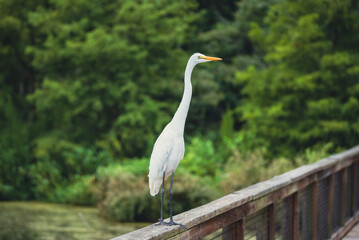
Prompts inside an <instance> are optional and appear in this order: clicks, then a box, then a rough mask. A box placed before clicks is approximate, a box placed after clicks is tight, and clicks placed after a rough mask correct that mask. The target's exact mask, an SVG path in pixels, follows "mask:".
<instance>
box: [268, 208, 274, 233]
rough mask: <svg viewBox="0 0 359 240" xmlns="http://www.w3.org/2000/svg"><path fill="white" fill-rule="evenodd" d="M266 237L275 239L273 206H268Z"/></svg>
mask: <svg viewBox="0 0 359 240" xmlns="http://www.w3.org/2000/svg"><path fill="white" fill-rule="evenodd" d="M268 239H269V240H275V206H274V204H271V205H269V206H268Z"/></svg>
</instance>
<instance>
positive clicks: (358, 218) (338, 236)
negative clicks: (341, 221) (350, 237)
mask: <svg viewBox="0 0 359 240" xmlns="http://www.w3.org/2000/svg"><path fill="white" fill-rule="evenodd" d="M358 222H359V212H358V213H357V214H356V215H354V216H353V217H352V218H350V219H349V220H348V221H347V222H346V223H345V225H344V226H342V227H341V228H339V229H338V231H336V232H335V233H334V234H333V235H332V237H331V239H332V240H339V239H342V238H343V237H344V236H345V235H346V234H347V233H348V232H349V231H350V230H351V229H352V228H353V227H354V225H355V224H357V223H358Z"/></svg>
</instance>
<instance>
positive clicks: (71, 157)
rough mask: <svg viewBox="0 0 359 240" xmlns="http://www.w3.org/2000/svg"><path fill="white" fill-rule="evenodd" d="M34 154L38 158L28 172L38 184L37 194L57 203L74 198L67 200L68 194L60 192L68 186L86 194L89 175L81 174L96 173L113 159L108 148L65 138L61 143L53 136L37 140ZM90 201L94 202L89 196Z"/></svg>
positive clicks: (40, 197) (69, 188)
mask: <svg viewBox="0 0 359 240" xmlns="http://www.w3.org/2000/svg"><path fill="white" fill-rule="evenodd" d="M35 156H36V158H37V159H38V161H37V162H36V163H34V164H32V165H31V167H30V172H29V175H30V177H31V178H32V180H33V181H34V183H35V189H34V190H35V193H36V197H37V198H39V199H49V200H51V201H54V202H71V201H72V200H68V199H67V198H68V196H66V194H60V193H61V191H65V189H67V190H71V189H72V190H75V189H76V188H77V187H79V188H80V189H81V191H83V194H87V193H86V192H88V191H89V190H87V188H88V187H87V186H86V181H85V179H86V178H84V179H82V180H81V178H80V176H84V175H88V174H94V173H95V172H96V170H97V168H98V167H99V166H102V165H107V164H110V163H111V162H112V161H113V160H112V158H111V157H110V155H109V154H108V153H107V152H106V151H103V150H97V149H93V148H84V147H82V146H78V145H74V144H72V143H69V142H66V141H62V142H60V143H59V142H57V139H52V138H46V139H42V141H38V145H37V146H36V148H35ZM79 179H80V180H79ZM78 181H79V182H78ZM73 184H74V185H73ZM59 191H60V193H59ZM79 194H80V193H79ZM70 198H71V197H70ZM73 201H77V200H73ZM88 202H89V203H90V202H93V201H92V200H91V199H89V201H88Z"/></svg>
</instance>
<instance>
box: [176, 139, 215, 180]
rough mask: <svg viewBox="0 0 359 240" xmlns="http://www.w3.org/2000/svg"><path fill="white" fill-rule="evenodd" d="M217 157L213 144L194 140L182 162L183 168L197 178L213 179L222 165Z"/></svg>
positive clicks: (202, 140)
mask: <svg viewBox="0 0 359 240" xmlns="http://www.w3.org/2000/svg"><path fill="white" fill-rule="evenodd" d="M216 157H217V156H216V154H215V148H214V146H213V142H211V141H210V140H204V139H201V138H193V139H192V140H191V143H190V144H188V145H187V147H186V154H185V157H184V158H183V159H182V160H181V168H184V169H186V170H185V171H188V172H190V173H192V174H194V175H196V176H201V177H205V176H210V177H213V176H215V174H216V171H217V169H218V166H219V164H220V162H219V161H218V159H217V158H216Z"/></svg>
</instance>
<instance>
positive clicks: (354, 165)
mask: <svg viewBox="0 0 359 240" xmlns="http://www.w3.org/2000/svg"><path fill="white" fill-rule="evenodd" d="M356 164H357V163H353V164H352V179H351V181H352V188H351V192H352V209H351V210H352V214H353V215H354V214H355V193H356V191H357V189H358V187H359V186H357V184H356V182H355V179H356V171H355V167H356Z"/></svg>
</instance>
